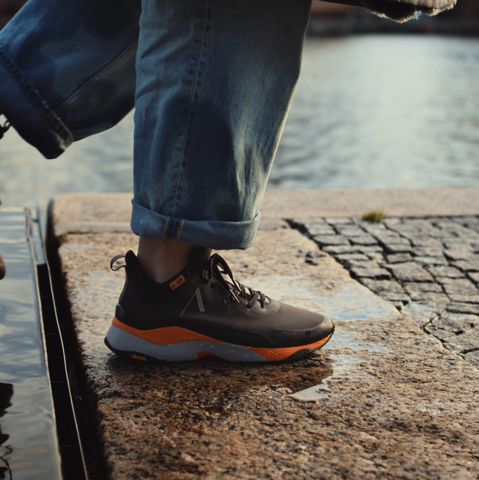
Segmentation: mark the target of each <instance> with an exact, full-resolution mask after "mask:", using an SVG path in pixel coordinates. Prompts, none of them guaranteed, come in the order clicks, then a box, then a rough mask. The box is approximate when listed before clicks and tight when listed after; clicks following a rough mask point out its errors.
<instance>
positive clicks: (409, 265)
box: [387, 262, 434, 282]
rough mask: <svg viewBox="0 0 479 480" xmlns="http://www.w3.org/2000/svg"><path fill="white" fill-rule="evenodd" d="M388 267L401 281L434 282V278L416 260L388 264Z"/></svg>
mask: <svg viewBox="0 0 479 480" xmlns="http://www.w3.org/2000/svg"><path fill="white" fill-rule="evenodd" d="M387 268H388V270H391V272H392V273H393V275H394V276H395V277H396V278H397V279H398V280H399V281H400V282H432V281H433V280H434V279H433V278H432V276H431V274H430V273H429V272H428V271H427V270H425V269H424V268H422V266H421V265H418V264H417V263H415V262H406V263H398V264H394V265H388V267H387Z"/></svg>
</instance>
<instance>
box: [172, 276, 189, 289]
mask: <svg viewBox="0 0 479 480" xmlns="http://www.w3.org/2000/svg"><path fill="white" fill-rule="evenodd" d="M185 282H186V280H185V277H184V276H183V275H180V276H179V277H178V278H176V279H175V280H173V281H172V282H171V283H169V285H170V288H171V289H172V290H176V289H177V288H178V287H179V286H180V285H183V283H185Z"/></svg>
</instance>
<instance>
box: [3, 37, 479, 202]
mask: <svg viewBox="0 0 479 480" xmlns="http://www.w3.org/2000/svg"><path fill="white" fill-rule="evenodd" d="M478 78H479V39H474V38H458V37H439V36H419V35H411V36H409V35H408V36H406V35H404V36H396V35H388V36H386V35H367V36H350V37H336V38H308V39H307V41H306V45H305V50H304V59H303V69H302V76H301V79H300V81H299V84H298V87H297V90H296V95H295V98H294V101H293V104H292V106H291V110H290V114H289V117H288V121H287V123H286V126H285V129H284V134H283V138H282V141H281V144H280V146H279V149H278V153H277V157H276V161H275V164H274V167H273V170H272V173H271V178H270V181H269V185H268V187H269V188H392V187H430V186H479V159H478V152H479V128H478V127H479V82H478V81H477V79H478ZM132 129H133V116H132V114H130V115H128V116H127V117H126V118H125V119H124V120H123V121H122V122H121V123H120V124H119V125H118V126H116V127H115V128H113V129H111V130H110V131H107V132H105V133H103V134H101V135H97V136H95V137H91V138H89V139H86V140H83V141H81V142H78V143H77V144H75V145H73V146H72V147H71V148H70V149H69V150H68V151H67V152H66V153H65V154H64V155H63V156H62V157H60V158H59V159H56V160H44V159H43V158H42V157H41V156H40V154H38V152H36V150H34V149H33V148H31V147H30V146H28V145H26V144H25V143H24V142H23V141H22V140H21V139H19V137H18V136H17V135H16V134H15V133H14V132H11V131H10V132H8V134H7V135H6V136H5V138H4V139H3V140H2V141H1V142H0V196H1V197H2V200H3V202H4V204H6V205H27V206H34V205H37V204H40V205H45V204H46V203H47V201H48V199H49V198H51V197H52V196H53V195H55V194H58V193H62V192H77V191H82V192H83V191H101V192H118V191H119V192H121V191H131V189H132V160H131V159H132V148H133V142H132Z"/></svg>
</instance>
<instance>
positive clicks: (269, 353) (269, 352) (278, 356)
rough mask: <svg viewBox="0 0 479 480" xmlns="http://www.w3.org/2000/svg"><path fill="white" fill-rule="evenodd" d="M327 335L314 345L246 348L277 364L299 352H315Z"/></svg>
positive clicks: (324, 341) (326, 339)
mask: <svg viewBox="0 0 479 480" xmlns="http://www.w3.org/2000/svg"><path fill="white" fill-rule="evenodd" d="M332 335H333V334H331V335H329V336H328V337H326V338H323V339H322V340H319V341H317V342H315V343H310V344H309V345H300V346H298V347H283V348H258V347H246V348H248V349H249V350H252V351H253V352H256V353H258V354H259V355H261V356H262V357H264V358H266V360H269V361H270V362H275V361H276V362H277V361H279V360H286V359H287V358H289V357H290V356H291V355H293V354H294V353H296V352H298V351H300V350H315V349H317V348H319V347H322V346H323V345H324V344H325V343H326V342H327V341H328V340H329V339H330V338H331V336H332Z"/></svg>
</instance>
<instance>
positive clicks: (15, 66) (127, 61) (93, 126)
mask: <svg viewBox="0 0 479 480" xmlns="http://www.w3.org/2000/svg"><path fill="white" fill-rule="evenodd" d="M140 13H141V4H140V0H101V1H99V0H68V1H65V0H29V2H28V3H27V4H26V5H25V6H24V7H23V8H22V9H21V10H20V12H19V13H17V15H16V16H15V17H14V18H13V19H12V20H11V21H10V22H9V23H8V24H7V26H6V27H5V28H4V29H3V30H2V31H1V32H0V85H1V86H2V87H1V89H0V111H1V112H2V113H4V114H5V116H6V117H7V119H8V121H9V122H10V123H11V124H12V126H13V127H14V128H16V129H17V131H18V132H19V133H20V135H21V136H22V137H23V138H24V139H25V140H26V141H27V142H29V143H31V144H32V145H33V146H35V147H36V148H38V149H39V150H40V152H41V153H42V154H43V155H44V156H45V157H47V158H54V157H57V156H59V155H60V154H61V153H62V152H63V151H64V150H65V149H66V148H67V147H68V146H69V145H70V144H71V143H72V142H73V141H76V140H80V139H82V138H85V137H87V136H89V135H92V134H95V133H98V132H101V131H103V130H106V129H108V128H110V127H112V126H113V125H115V124H116V123H118V122H119V121H120V120H121V119H122V118H123V117H124V116H125V115H126V114H127V113H128V112H129V111H130V110H131V109H132V108H133V106H134V91H135V58H136V49H137V41H138V33H139V25H138V22H139V17H140Z"/></svg>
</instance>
